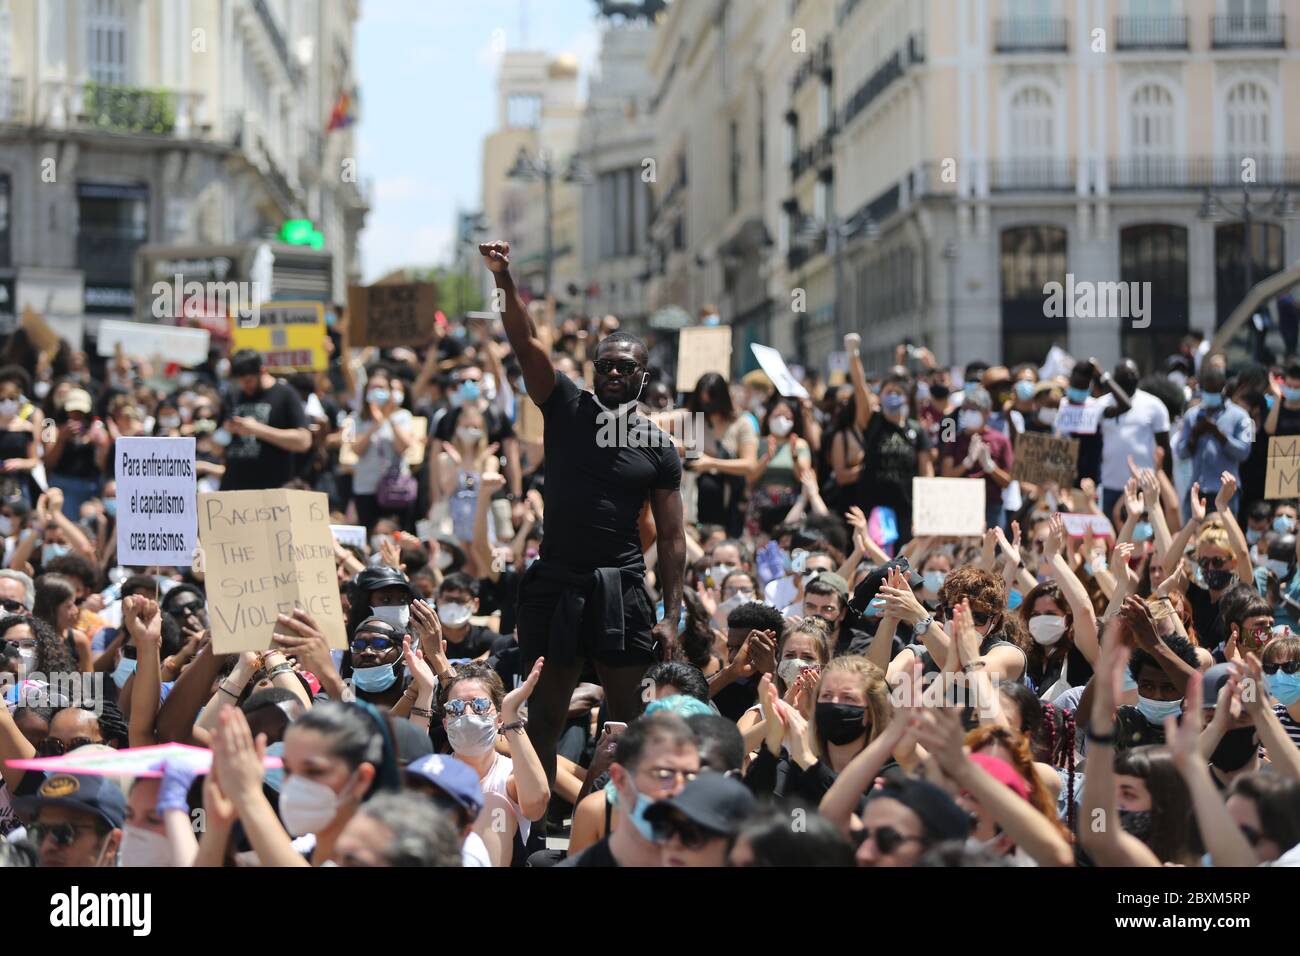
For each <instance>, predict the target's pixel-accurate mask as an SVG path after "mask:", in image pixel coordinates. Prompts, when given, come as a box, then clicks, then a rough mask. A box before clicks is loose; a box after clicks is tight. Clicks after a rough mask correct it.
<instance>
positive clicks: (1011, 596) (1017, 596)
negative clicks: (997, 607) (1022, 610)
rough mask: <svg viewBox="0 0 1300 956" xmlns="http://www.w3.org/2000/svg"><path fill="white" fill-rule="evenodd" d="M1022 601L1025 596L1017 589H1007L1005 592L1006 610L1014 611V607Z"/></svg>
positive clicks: (1018, 605)
mask: <svg viewBox="0 0 1300 956" xmlns="http://www.w3.org/2000/svg"><path fill="white" fill-rule="evenodd" d="M1024 601H1025V596H1024V595H1023V594H1021V593H1020V592H1019V591H1008V592H1007V610H1008V611H1014V610H1015V609H1016V608H1018V607H1020V605H1021V604H1023V603H1024Z"/></svg>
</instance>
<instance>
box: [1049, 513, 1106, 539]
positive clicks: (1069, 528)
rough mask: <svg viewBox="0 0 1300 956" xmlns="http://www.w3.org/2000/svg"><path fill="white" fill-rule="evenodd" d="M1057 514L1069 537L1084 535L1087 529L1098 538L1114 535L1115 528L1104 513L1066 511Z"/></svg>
mask: <svg viewBox="0 0 1300 956" xmlns="http://www.w3.org/2000/svg"><path fill="white" fill-rule="evenodd" d="M1059 514H1060V516H1061V524H1063V525H1064V526H1065V531H1066V533H1067V534H1068V535H1069V536H1070V537H1071V538H1082V537H1085V536H1086V535H1087V534H1088V532H1089V531H1091V532H1092V534H1093V536H1094V537H1098V538H1113V537H1115V528H1114V526H1113V525H1111V523H1110V520H1109V519H1108V518H1107V517H1106V516H1105V515H1093V514H1074V513H1071V512H1068V511H1062V512H1059Z"/></svg>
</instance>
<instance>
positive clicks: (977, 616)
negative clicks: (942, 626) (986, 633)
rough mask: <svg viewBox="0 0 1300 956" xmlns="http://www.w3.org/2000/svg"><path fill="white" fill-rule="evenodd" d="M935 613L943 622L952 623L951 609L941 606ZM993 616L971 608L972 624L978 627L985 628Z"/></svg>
mask: <svg viewBox="0 0 1300 956" xmlns="http://www.w3.org/2000/svg"><path fill="white" fill-rule="evenodd" d="M935 613H936V614H938V615H939V617H941V618H943V620H945V621H951V620H952V615H953V609H952V608H950V607H944V606H943V605H942V604H941V605H939V607H937V608H935ZM992 616H993V615H992V614H987V613H985V612H984V611H977V610H975V609H974V608H971V611H970V619H971V623H972V624H974V625H975V626H976V627H983V626H984V625H985V624H987V623H988V622H989V618H991V617H992Z"/></svg>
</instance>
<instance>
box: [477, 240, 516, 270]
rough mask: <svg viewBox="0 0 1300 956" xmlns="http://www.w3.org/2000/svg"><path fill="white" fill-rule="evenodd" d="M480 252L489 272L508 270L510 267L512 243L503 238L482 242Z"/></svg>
mask: <svg viewBox="0 0 1300 956" xmlns="http://www.w3.org/2000/svg"><path fill="white" fill-rule="evenodd" d="M478 252H479V255H481V256H482V257H483V263H484V265H486V266H487V267H488V271H489V272H506V271H508V270H509V269H510V243H508V242H504V241H501V240H497V241H495V242H481V243H479V247H478Z"/></svg>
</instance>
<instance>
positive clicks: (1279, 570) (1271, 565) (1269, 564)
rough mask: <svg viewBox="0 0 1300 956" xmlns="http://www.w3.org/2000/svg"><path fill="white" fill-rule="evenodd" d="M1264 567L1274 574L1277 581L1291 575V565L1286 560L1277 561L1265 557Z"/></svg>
mask: <svg viewBox="0 0 1300 956" xmlns="http://www.w3.org/2000/svg"><path fill="white" fill-rule="evenodd" d="M1264 567H1266V568H1268V569H1269V570H1270V571H1272V572H1273V573H1274V574H1276V575H1277V578H1278V580H1279V581H1285V580H1286V579H1287V578H1289V577H1290V576H1291V565H1290V564H1289V563H1287V562H1286V561H1278V560H1276V559H1274V558H1265V559H1264Z"/></svg>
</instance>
